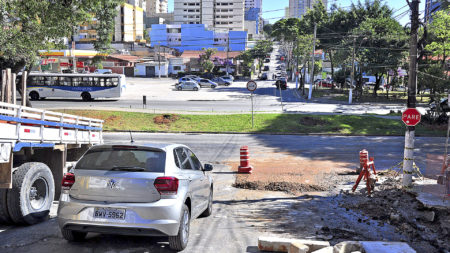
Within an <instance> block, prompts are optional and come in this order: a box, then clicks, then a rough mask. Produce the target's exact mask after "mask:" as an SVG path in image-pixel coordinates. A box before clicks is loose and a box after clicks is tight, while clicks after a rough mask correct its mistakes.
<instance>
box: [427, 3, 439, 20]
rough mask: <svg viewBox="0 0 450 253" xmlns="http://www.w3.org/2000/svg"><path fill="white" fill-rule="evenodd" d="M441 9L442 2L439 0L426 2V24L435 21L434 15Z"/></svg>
mask: <svg viewBox="0 0 450 253" xmlns="http://www.w3.org/2000/svg"><path fill="white" fill-rule="evenodd" d="M440 9H441V2H439V1H437V0H426V1H425V15H424V16H425V17H424V19H425V23H429V22H431V21H432V20H433V18H432V15H433V13H434V12H436V11H438V10H440Z"/></svg>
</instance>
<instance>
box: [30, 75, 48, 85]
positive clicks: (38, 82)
mask: <svg viewBox="0 0 450 253" xmlns="http://www.w3.org/2000/svg"><path fill="white" fill-rule="evenodd" d="M33 79H34V85H39V86H45V85H47V84H46V82H45V77H43V76H34V77H33Z"/></svg>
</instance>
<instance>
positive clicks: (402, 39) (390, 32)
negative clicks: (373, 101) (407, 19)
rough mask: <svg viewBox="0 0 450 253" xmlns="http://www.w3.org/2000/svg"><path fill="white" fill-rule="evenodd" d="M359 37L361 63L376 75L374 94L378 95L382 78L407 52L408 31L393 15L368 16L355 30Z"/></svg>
mask: <svg viewBox="0 0 450 253" xmlns="http://www.w3.org/2000/svg"><path fill="white" fill-rule="evenodd" d="M353 33H354V34H359V35H363V36H364V38H361V37H358V39H357V44H359V45H361V48H360V49H359V51H358V59H359V64H360V65H362V67H363V68H364V69H365V70H367V71H368V72H370V73H372V74H373V75H375V77H376V82H375V87H374V91H373V95H374V96H377V91H378V90H379V88H380V84H381V78H382V77H383V75H384V74H385V73H387V71H388V70H389V69H393V68H396V67H397V66H399V64H400V63H401V60H402V59H403V58H404V57H405V56H406V53H407V41H408V38H407V36H406V32H405V30H404V29H403V27H402V26H401V25H400V23H399V22H398V21H397V20H395V19H393V18H391V17H379V18H368V19H366V20H365V21H363V22H362V23H361V25H359V27H358V28H357V29H355V30H354V31H353Z"/></svg>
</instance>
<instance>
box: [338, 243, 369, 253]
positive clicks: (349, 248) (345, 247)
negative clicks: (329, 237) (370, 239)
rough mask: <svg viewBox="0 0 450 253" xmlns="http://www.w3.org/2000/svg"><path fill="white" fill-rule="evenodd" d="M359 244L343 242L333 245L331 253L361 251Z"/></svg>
mask: <svg viewBox="0 0 450 253" xmlns="http://www.w3.org/2000/svg"><path fill="white" fill-rule="evenodd" d="M361 249H362V248H361V244H360V243H359V242H356V241H345V242H340V243H338V244H336V245H334V248H333V253H352V252H353V251H361Z"/></svg>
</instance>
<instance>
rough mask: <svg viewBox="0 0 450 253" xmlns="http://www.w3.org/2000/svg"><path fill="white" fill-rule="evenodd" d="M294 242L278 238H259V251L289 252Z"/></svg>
mask: <svg viewBox="0 0 450 253" xmlns="http://www.w3.org/2000/svg"><path fill="white" fill-rule="evenodd" d="M294 240H295V239H287V238H278V237H259V238H258V249H259V250H262V251H275V252H288V251H289V247H290V246H291V243H292V242H293V241H294Z"/></svg>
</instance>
